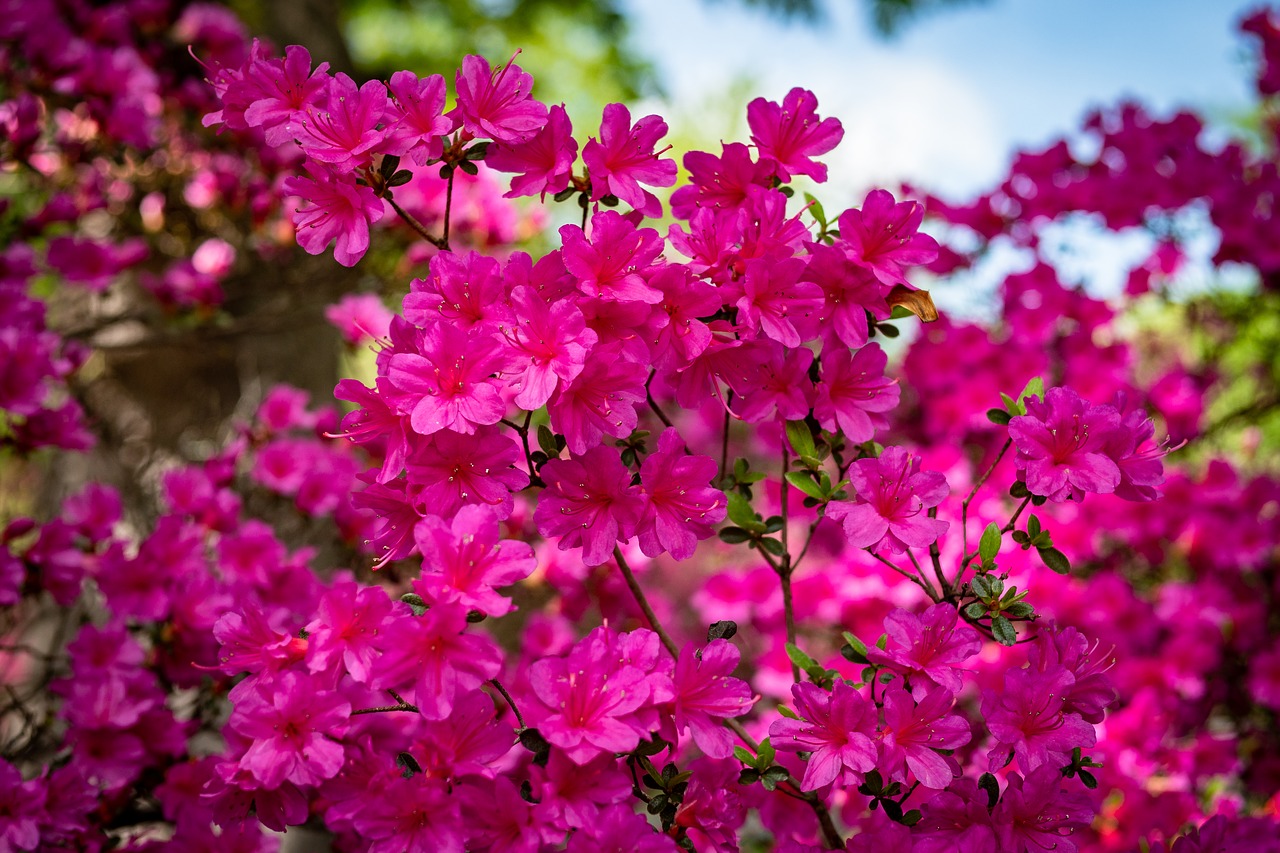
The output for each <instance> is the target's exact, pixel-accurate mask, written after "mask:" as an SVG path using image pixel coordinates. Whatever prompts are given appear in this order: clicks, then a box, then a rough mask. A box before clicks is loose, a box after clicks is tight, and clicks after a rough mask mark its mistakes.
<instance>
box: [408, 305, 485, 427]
mask: <svg viewBox="0 0 1280 853" xmlns="http://www.w3.org/2000/svg"><path fill="white" fill-rule="evenodd" d="M419 352H420V353H421V354H420V355H419V354H417V353H396V354H395V355H393V356H391V364H390V366H389V368H388V371H387V377H388V378H389V379H390V380H391V384H392V385H393V386H395V388H396V389H397V390H398V391H400V392H401V393H400V394H399V400H398V401H397V404H398V405H399V406H400V408H401V410H402V411H405V412H407V413H409V423H410V425H411V426H412V427H413V431H414V432H416V433H418V434H419V435H432V434H433V433H437V432H439V431H440V430H442V429H451V430H453V431H454V432H460V433H463V434H465V435H470V434H471V433H473V432H475V431H476V427H477V426H483V425H486V424H496V423H497V422H498V421H500V420H502V415H503V413H504V412H505V411H506V405H505V404H504V403H503V401H502V396H501V394H500V392H499V388H500V385H501V383H500V381H499V380H498V379H496V378H495V377H494V374H495V373H497V372H498V371H500V370H501V369H502V368H503V367H504V366H505V363H506V354H505V353H504V352H503V351H502V348H501V347H500V346H499V345H498V343H497V342H496V341H495V340H494V339H493V338H492V337H490V336H489V335H487V334H483V333H474V334H468V333H467V332H465V331H463V330H462V329H459V328H458V327H457V326H454V325H453V324H450V323H434V324H432V325H431V326H430V327H429V328H427V329H425V330H423V332H422V336H421V343H420V346H419Z"/></svg>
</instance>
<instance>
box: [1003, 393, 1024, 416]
mask: <svg viewBox="0 0 1280 853" xmlns="http://www.w3.org/2000/svg"><path fill="white" fill-rule="evenodd" d="M1000 402H1001V403H1004V410H1005V411H1006V412H1008V413H1009V414H1010V415H1025V414H1026V413H1027V412H1026V410H1025V409H1023V408H1022V406H1021V404H1019V403H1018V402H1017V401H1016V400H1014V399H1013V398H1012V397H1010V396H1009V395H1008V394H1006V393H1004V392H1003V391H1001V392H1000Z"/></svg>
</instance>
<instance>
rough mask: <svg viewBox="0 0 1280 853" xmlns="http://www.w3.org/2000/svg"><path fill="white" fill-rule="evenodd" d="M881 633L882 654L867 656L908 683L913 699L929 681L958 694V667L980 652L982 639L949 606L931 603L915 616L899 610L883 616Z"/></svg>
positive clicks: (924, 690) (874, 652) (873, 652)
mask: <svg viewBox="0 0 1280 853" xmlns="http://www.w3.org/2000/svg"><path fill="white" fill-rule="evenodd" d="M884 630H885V632H886V633H887V634H888V635H889V643H888V644H887V645H886V646H885V648H884V650H883V651H882V650H880V649H878V648H873V649H871V650H870V651H869V652H868V657H869V658H870V659H871V661H872V663H877V664H880V665H882V666H886V667H888V668H889V669H891V670H893V671H894V672H897V673H899V674H900V675H902V676H903V677H904V678H906V679H907V680H909V681H910V682H911V692H912V694H913V695H914V696H915V698H917V699H922V698H924V695H925V694H926V693H927V691H928V687H929V683H930V682H932V683H933V684H936V685H938V686H940V687H945V688H947V690H949V691H950V692H951V693H952V694H955V693H958V692H960V688H961V687H962V686H963V683H962V681H961V679H960V672H961V670H960V667H959V665H960V664H962V663H964V662H965V661H967V660H968V659H969V658H971V657H973V656H974V655H976V654H977V653H978V652H980V651H981V650H982V637H981V636H980V635H979V634H978V632H977V631H975V630H974V629H973V628H971V627H969V626H968V625H966V624H964V623H963V622H960V621H959V619H958V618H957V615H956V609H955V607H953V606H951V605H950V604H945V603H939V604H935V605H933V606H932V607H930V608H929V609H928V610H926V611H925V612H924V613H923V614H921V615H919V616H916V615H915V614H914V613H910V612H908V611H906V610H902V609H901V608H899V609H897V610H894V611H893V612H892V613H890V614H889V615H888V616H886V617H885V620H884Z"/></svg>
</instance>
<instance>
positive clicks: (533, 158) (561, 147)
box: [484, 104, 578, 201]
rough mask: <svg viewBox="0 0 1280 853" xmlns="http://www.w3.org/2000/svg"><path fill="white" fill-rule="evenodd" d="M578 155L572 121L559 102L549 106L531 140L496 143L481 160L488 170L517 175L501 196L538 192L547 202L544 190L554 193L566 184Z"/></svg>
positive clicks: (567, 184)
mask: <svg viewBox="0 0 1280 853" xmlns="http://www.w3.org/2000/svg"><path fill="white" fill-rule="evenodd" d="M577 157H578V142H577V140H576V139H574V138H573V124H572V123H571V122H570V121H569V114H568V113H566V112H565V110H564V105H563V104H561V105H559V106H554V107H552V108H551V110H550V111H549V112H548V113H547V124H546V127H544V128H542V130H540V131H538V133H537V134H535V135H534V136H533V137H532V138H531V139H529V140H527V141H525V142H517V143H513V144H510V145H507V144H503V143H501V142H495V143H494V144H493V145H492V146H490V148H489V151H488V153H486V154H485V158H484V162H485V163H487V164H488V165H489V168H491V169H496V170H498V171H499V172H514V173H515V174H516V176H515V177H513V178H512V179H511V190H510V191H509V192H507V193H506V194H505V195H504V198H518V197H520V196H527V195H537V196H540V197H541V199H542V200H543V201H546V198H547V193H551V194H552V195H554V194H556V193H558V192H560V191H561V190H563V189H566V188H567V187H568V186H569V181H570V179H572V177H573V162H574V160H576V159H577Z"/></svg>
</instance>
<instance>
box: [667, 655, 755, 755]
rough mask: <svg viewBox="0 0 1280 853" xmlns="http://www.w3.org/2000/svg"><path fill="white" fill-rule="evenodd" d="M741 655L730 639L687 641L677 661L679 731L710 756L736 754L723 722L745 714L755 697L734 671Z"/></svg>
mask: <svg viewBox="0 0 1280 853" xmlns="http://www.w3.org/2000/svg"><path fill="white" fill-rule="evenodd" d="M740 659H741V654H740V653H739V652H738V648H737V646H735V645H734V644H733V643H730V642H729V641H728V640H712V641H711V642H709V643H707V644H706V646H704V647H702V648H701V649H698V648H697V646H695V645H694V644H693V643H688V644H687V645H685V647H684V648H683V649H682V650H681V651H680V657H679V658H678V659H677V660H676V668H675V674H674V675H673V676H672V682H673V684H674V690H675V725H676V731H677V732H682V731H684V730H685V729H688V730H689V734H690V735H691V736H692V737H693V742H694V743H696V744H697V745H698V749H700V750H702V752H703V753H704V754H705V755H707V756H709V757H711V758H729V757H731V756H732V755H733V738H732V737H731V736H730V734H729V730H728V729H727V728H725V726H724V723H723V721H724V720H726V719H729V718H732V717H738V716H741V715H742V714H745V713H746V712H747V711H748V710H749V709H750V708H751V705H752V703H753V702H754V700H753V699H752V696H751V687H750V686H749V685H748V684H747V683H746V682H745V681H743V680H742V679H740V678H733V677H732V673H733V671H734V669H736V668H737V666H738V661H739V660H740Z"/></svg>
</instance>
